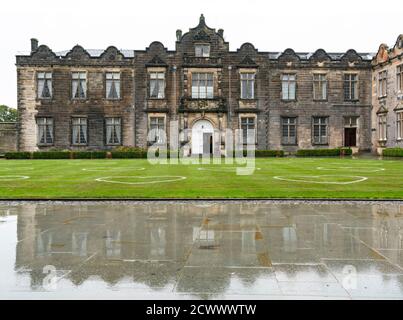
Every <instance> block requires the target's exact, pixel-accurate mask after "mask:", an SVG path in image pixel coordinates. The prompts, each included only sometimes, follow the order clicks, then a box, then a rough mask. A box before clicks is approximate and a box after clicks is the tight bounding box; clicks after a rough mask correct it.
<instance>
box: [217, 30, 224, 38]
mask: <svg viewBox="0 0 403 320" xmlns="http://www.w3.org/2000/svg"><path fill="white" fill-rule="evenodd" d="M217 33H218V34H219V35H220V36H221V37H222V38H224V30H223V29H218V31H217Z"/></svg>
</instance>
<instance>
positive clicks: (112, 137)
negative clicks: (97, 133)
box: [105, 118, 122, 145]
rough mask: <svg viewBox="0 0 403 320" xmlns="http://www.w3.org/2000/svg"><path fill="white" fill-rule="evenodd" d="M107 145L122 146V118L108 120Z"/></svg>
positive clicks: (106, 122) (106, 123)
mask: <svg viewBox="0 0 403 320" xmlns="http://www.w3.org/2000/svg"><path fill="white" fill-rule="evenodd" d="M105 125H106V144H109V145H115V144H121V141H122V134H121V132H122V130H121V129H122V127H121V119H120V118H106V121H105Z"/></svg>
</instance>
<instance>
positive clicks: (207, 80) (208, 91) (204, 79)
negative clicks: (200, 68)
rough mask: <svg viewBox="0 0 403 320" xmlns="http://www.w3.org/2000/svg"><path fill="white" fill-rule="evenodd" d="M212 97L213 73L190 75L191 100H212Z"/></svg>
mask: <svg viewBox="0 0 403 320" xmlns="http://www.w3.org/2000/svg"><path fill="white" fill-rule="evenodd" d="M213 96H214V85H213V73H192V98H193V99H212V98H213Z"/></svg>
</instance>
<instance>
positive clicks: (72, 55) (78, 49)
mask: <svg viewBox="0 0 403 320" xmlns="http://www.w3.org/2000/svg"><path fill="white" fill-rule="evenodd" d="M90 57H91V56H90V54H89V53H88V52H87V51H86V50H85V49H84V48H83V47H82V46H79V45H76V46H74V47H73V49H71V50H70V51H69V52H68V53H67V54H66V56H65V58H66V59H67V60H88V59H90Z"/></svg>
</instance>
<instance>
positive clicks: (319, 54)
mask: <svg viewBox="0 0 403 320" xmlns="http://www.w3.org/2000/svg"><path fill="white" fill-rule="evenodd" d="M309 60H311V61H315V62H324V61H331V60H332V59H331V57H330V56H329V55H328V54H327V52H326V51H325V50H323V49H318V50H316V51H315V53H314V54H313V55H312V56H311V57H310V58H309Z"/></svg>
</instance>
